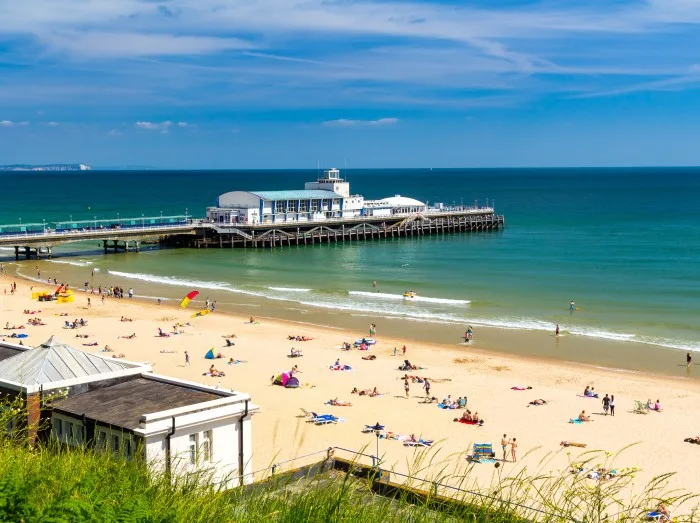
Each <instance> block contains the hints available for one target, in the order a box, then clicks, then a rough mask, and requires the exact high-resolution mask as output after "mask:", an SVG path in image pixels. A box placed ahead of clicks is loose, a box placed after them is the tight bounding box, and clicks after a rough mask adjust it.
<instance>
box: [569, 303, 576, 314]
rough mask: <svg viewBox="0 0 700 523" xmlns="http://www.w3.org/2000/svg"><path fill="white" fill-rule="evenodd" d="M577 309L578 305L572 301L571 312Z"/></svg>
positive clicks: (570, 304)
mask: <svg viewBox="0 0 700 523" xmlns="http://www.w3.org/2000/svg"><path fill="white" fill-rule="evenodd" d="M575 309H576V304H575V303H574V302H573V301H572V302H571V303H569V312H574V310H575Z"/></svg>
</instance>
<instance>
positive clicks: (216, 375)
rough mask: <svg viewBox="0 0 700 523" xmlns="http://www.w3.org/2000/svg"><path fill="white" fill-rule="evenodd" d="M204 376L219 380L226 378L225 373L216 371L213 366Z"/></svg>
mask: <svg viewBox="0 0 700 523" xmlns="http://www.w3.org/2000/svg"><path fill="white" fill-rule="evenodd" d="M204 374H205V375H206V376H211V377H212V378H219V377H223V376H226V374H224V372H223V371H220V370H218V369H216V368H215V367H214V365H213V364H212V366H211V367H209V370H208V371H207V372H205V373H204Z"/></svg>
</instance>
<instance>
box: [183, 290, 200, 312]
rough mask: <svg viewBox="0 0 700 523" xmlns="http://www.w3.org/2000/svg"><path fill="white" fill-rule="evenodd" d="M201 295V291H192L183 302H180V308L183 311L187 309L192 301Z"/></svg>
mask: <svg viewBox="0 0 700 523" xmlns="http://www.w3.org/2000/svg"><path fill="white" fill-rule="evenodd" d="M198 294H199V291H192V292H190V293H189V294H188V295H187V296H185V297H184V298H183V299H182V301H181V302H180V307H182V308H183V309H184V308H185V307H187V306H188V305H189V304H190V302H191V301H192V300H194V299H195V297H196V296H197V295H198Z"/></svg>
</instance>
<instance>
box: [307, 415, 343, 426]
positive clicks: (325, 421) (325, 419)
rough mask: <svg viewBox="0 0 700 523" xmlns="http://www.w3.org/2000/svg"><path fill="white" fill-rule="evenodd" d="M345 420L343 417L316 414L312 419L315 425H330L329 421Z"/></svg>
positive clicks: (338, 421)
mask: <svg viewBox="0 0 700 523" xmlns="http://www.w3.org/2000/svg"><path fill="white" fill-rule="evenodd" d="M341 421H345V419H344V418H337V417H335V416H330V415H328V416H318V417H316V418H315V419H314V424H315V425H330V424H331V423H340V422H341Z"/></svg>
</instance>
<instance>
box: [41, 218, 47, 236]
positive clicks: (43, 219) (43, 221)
mask: <svg viewBox="0 0 700 523" xmlns="http://www.w3.org/2000/svg"><path fill="white" fill-rule="evenodd" d="M41 223H42V224H43V229H44V234H46V218H42V219H41Z"/></svg>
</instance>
